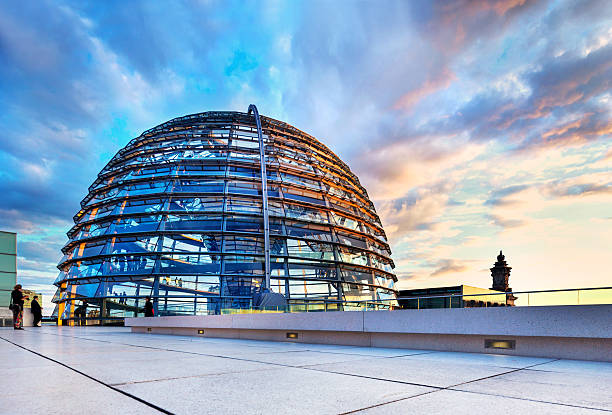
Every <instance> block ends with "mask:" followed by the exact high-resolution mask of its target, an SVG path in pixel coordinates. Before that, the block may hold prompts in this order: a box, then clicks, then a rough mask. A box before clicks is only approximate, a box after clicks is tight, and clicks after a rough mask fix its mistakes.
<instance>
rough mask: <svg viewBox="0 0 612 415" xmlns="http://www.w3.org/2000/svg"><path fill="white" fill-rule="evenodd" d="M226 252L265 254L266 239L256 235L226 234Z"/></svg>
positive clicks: (224, 249)
mask: <svg viewBox="0 0 612 415" xmlns="http://www.w3.org/2000/svg"><path fill="white" fill-rule="evenodd" d="M224 244H225V245H224V248H223V251H224V252H232V253H247V254H263V252H264V240H263V238H257V237H254V236H234V235H226V236H225V242H224Z"/></svg>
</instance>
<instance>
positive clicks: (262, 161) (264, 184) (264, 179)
mask: <svg viewBox="0 0 612 415" xmlns="http://www.w3.org/2000/svg"><path fill="white" fill-rule="evenodd" d="M251 112H252V113H253V115H254V116H255V123H256V124H257V138H258V140H259V166H260V170H261V195H262V209H263V222H264V256H265V281H264V286H263V287H262V292H268V291H270V218H269V214H268V175H267V173H266V154H265V151H264V141H263V132H262V129H261V120H260V119H259V111H257V107H256V106H255V105H254V104H251V105H249V112H248V114H249V115H251Z"/></svg>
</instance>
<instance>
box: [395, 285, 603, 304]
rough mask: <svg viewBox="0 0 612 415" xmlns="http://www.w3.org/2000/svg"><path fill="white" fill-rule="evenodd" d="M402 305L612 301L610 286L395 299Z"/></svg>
mask: <svg viewBox="0 0 612 415" xmlns="http://www.w3.org/2000/svg"><path fill="white" fill-rule="evenodd" d="M397 299H398V301H399V303H400V305H401V306H402V308H411V309H429V308H467V307H537V306H558V305H595V304H612V287H594V288H570V289H559V290H538V291H514V292H507V293H503V292H497V293H476V294H460V293H457V294H447V295H428V296H413V297H401V296H400V297H398V298H397Z"/></svg>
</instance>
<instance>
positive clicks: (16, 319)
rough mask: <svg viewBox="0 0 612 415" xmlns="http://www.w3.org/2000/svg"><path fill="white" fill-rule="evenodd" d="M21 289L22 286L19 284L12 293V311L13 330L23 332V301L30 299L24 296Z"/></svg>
mask: <svg viewBox="0 0 612 415" xmlns="http://www.w3.org/2000/svg"><path fill="white" fill-rule="evenodd" d="M21 288H22V287H21V284H17V285H15V288H14V289H13V291H12V292H11V303H12V309H11V310H12V311H13V328H14V329H15V330H23V300H25V299H27V298H28V297H26V296H24V295H23V292H22V291H21Z"/></svg>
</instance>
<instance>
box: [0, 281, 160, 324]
mask: <svg viewBox="0 0 612 415" xmlns="http://www.w3.org/2000/svg"><path fill="white" fill-rule="evenodd" d="M27 299H28V297H27V296H26V295H25V294H24V293H23V287H22V286H21V284H17V285H15V287H14V289H13V291H12V292H11V302H10V305H9V308H10V309H11V311H12V312H13V328H14V329H15V330H23V306H24V302H25V300H27ZM122 299H123V300H124V301H125V299H126V294H125V292H124V293H123V295H122ZM30 304H31V305H30V307H31V310H32V315H33V316H34V320H33V322H32V324H33V326H34V327H40V326H39V324H40V322H41V321H42V307H41V305H40V303H39V302H38V296H37V295H35V296H34V297H33V298H32V302H31V303H30ZM87 306H88V304H87V301H83V302H82V304H81V305H80V306H79V307H77V308H76V310H75V311H74V316H75V317H76V320H77V324H80V325H85V324H86V323H85V319H86V315H87ZM144 315H145V317H153V316H154V315H155V312H154V308H153V302H152V301H151V297H146V298H145V305H144Z"/></svg>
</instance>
